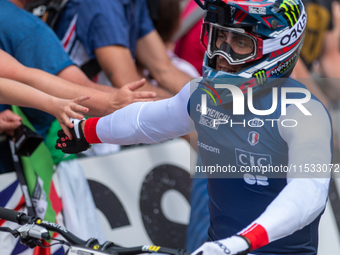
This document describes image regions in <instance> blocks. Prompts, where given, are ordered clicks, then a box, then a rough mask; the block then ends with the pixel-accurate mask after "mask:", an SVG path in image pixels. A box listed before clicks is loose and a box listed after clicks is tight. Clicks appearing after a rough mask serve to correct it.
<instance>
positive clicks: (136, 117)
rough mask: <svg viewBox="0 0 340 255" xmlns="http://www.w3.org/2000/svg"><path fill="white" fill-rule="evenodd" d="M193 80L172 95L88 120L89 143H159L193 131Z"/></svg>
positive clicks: (85, 129)
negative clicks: (191, 103) (190, 112)
mask: <svg viewBox="0 0 340 255" xmlns="http://www.w3.org/2000/svg"><path fill="white" fill-rule="evenodd" d="M189 97H190V83H188V84H187V85H186V86H185V87H184V88H183V89H182V90H181V91H180V92H179V93H178V94H177V95H175V96H174V97H172V98H169V99H164V100H160V101H156V102H145V103H134V104H131V105H128V106H127V107H124V108H123V109H120V110H118V111H115V112H114V113H112V114H110V115H108V116H105V117H102V118H92V119H88V120H87V121H86V122H85V126H84V133H85V137H86V140H87V141H88V142H89V143H100V142H102V143H113V144H138V143H157V142H162V141H166V140H170V139H173V138H176V137H179V136H182V135H185V134H188V133H190V132H191V131H193V130H192V128H191V127H193V125H192V124H190V122H191V120H190V117H189V113H188V109H187V108H188V101H189Z"/></svg>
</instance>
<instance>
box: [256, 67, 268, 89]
mask: <svg viewBox="0 0 340 255" xmlns="http://www.w3.org/2000/svg"><path fill="white" fill-rule="evenodd" d="M253 77H255V79H256V83H257V85H259V86H263V85H264V84H265V83H266V82H267V76H266V70H259V71H256V72H255V73H254V74H253Z"/></svg>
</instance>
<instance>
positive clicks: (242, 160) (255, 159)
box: [235, 148, 272, 170]
mask: <svg viewBox="0 0 340 255" xmlns="http://www.w3.org/2000/svg"><path fill="white" fill-rule="evenodd" d="M235 156H236V165H237V166H240V167H241V166H249V167H257V168H258V169H259V170H260V169H261V168H262V166H267V165H272V156H271V155H269V154H260V153H253V152H249V151H244V150H240V149H237V148H235Z"/></svg>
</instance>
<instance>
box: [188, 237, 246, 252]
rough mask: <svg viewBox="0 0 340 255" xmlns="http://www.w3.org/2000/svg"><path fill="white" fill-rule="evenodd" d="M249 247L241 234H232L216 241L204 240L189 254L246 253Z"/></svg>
mask: <svg viewBox="0 0 340 255" xmlns="http://www.w3.org/2000/svg"><path fill="white" fill-rule="evenodd" d="M249 251H250V247H249V244H248V242H247V241H246V239H245V238H244V237H242V236H232V237H229V238H226V239H222V240H219V241H216V242H206V243H204V244H202V245H201V247H199V248H198V249H197V250H196V251H194V252H193V253H191V255H211V254H214V255H226V254H228V255H247V254H248V252H249Z"/></svg>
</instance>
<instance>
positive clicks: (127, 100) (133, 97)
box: [109, 79, 156, 110]
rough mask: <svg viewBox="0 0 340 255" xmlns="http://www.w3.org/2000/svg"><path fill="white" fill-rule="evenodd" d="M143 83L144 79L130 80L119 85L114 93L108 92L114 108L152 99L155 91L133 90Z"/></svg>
mask: <svg viewBox="0 0 340 255" xmlns="http://www.w3.org/2000/svg"><path fill="white" fill-rule="evenodd" d="M144 84H145V79H141V80H139V81H135V82H131V83H129V84H126V85H124V86H123V87H121V88H120V89H119V90H118V91H117V92H116V93H113V94H110V96H111V97H110V99H109V100H110V101H111V102H113V103H114V107H113V108H114V110H118V109H121V108H123V107H124V106H127V105H129V104H132V103H135V102H146V101H153V100H154V98H155V97H156V93H155V92H151V91H135V90H136V89H139V88H140V87H142V86H143V85H144Z"/></svg>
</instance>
